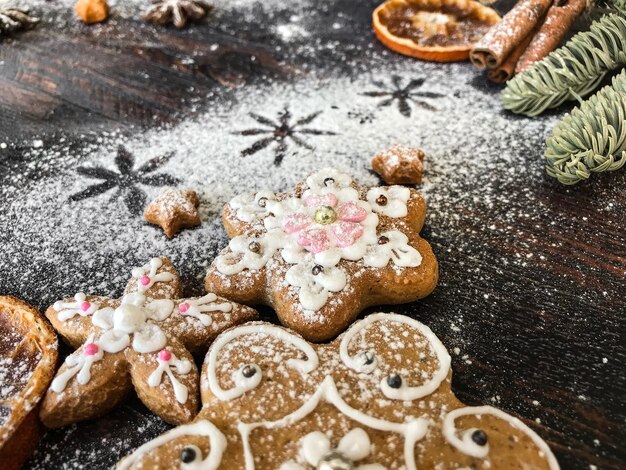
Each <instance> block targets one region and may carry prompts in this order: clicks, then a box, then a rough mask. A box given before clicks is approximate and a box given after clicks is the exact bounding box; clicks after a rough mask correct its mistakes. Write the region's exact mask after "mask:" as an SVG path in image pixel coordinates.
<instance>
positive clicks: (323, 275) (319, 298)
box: [285, 257, 347, 310]
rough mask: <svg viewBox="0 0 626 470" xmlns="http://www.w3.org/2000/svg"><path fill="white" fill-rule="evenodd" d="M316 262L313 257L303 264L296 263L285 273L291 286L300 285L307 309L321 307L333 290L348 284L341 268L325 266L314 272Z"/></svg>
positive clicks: (337, 290) (301, 300)
mask: <svg viewBox="0 0 626 470" xmlns="http://www.w3.org/2000/svg"><path fill="white" fill-rule="evenodd" d="M314 267H315V262H314V261H313V259H312V258H311V257H309V258H308V259H307V261H305V262H303V263H301V264H295V265H293V266H292V267H291V268H289V270H288V271H287V273H286V274H285V280H286V281H287V283H288V284H289V285H290V286H294V287H299V288H300V292H299V299H300V303H301V304H302V306H303V307H304V308H305V309H306V310H319V309H321V308H322V307H323V306H324V304H325V303H326V301H327V300H328V297H329V296H330V293H331V292H339V291H341V290H342V289H343V288H344V287H345V286H346V284H347V278H346V273H345V272H344V271H342V270H341V269H339V268H333V267H330V268H323V270H322V272H320V273H319V274H313V269H314Z"/></svg>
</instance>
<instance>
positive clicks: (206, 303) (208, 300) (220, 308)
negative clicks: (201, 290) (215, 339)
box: [178, 293, 233, 326]
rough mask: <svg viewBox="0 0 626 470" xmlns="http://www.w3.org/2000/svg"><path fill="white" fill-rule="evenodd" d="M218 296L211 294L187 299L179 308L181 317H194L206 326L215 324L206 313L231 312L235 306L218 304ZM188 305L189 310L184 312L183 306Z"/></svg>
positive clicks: (226, 303)
mask: <svg viewBox="0 0 626 470" xmlns="http://www.w3.org/2000/svg"><path fill="white" fill-rule="evenodd" d="M216 300H217V295H215V294H213V293H209V294H207V295H205V296H204V297H200V298H199V299H187V300H185V301H184V302H183V303H181V304H180V305H179V306H178V308H179V311H180V314H181V315H184V316H186V317H194V318H196V319H198V320H200V322H201V323H202V324H203V325H204V326H210V325H211V323H213V319H212V318H211V316H210V315H207V314H206V313H204V312H225V313H227V312H231V311H232V310H233V304H231V303H230V302H223V303H216V302H215V301H216ZM185 304H186V305H187V310H185V311H184V312H183V311H182V310H180V309H181V306H182V305H185Z"/></svg>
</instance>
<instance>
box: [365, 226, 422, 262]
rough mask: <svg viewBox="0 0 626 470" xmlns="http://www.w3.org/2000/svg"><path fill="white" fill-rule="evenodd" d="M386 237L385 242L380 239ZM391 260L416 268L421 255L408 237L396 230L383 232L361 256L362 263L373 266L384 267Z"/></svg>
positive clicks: (420, 260)
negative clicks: (410, 243)
mask: <svg viewBox="0 0 626 470" xmlns="http://www.w3.org/2000/svg"><path fill="white" fill-rule="evenodd" d="M382 237H386V239H387V242H386V243H381V242H380V239H381V238H382ZM389 261H393V264H395V265H396V266H400V267H402V268H416V267H418V266H419V265H421V264H422V255H421V254H420V252H419V251H417V250H416V249H415V248H413V247H412V246H411V245H409V237H407V236H406V235H405V234H404V233H402V232H399V231H398V230H391V231H389V232H384V233H382V234H381V235H380V237H378V239H377V240H376V242H374V243H372V244H371V245H370V246H369V247H368V250H367V254H366V255H365V257H364V258H363V263H365V264H366V265H367V266H371V267H373V268H384V267H385V266H387V265H388V264H389Z"/></svg>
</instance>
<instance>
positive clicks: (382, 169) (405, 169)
mask: <svg viewBox="0 0 626 470" xmlns="http://www.w3.org/2000/svg"><path fill="white" fill-rule="evenodd" d="M423 162H424V152H423V151H421V150H420V149H416V148H412V147H403V146H402V145H394V146H392V147H390V148H389V149H387V150H385V151H384V152H380V153H377V154H376V155H375V156H374V158H373V159H372V168H373V169H374V171H375V172H376V173H378V174H379V175H380V176H381V178H382V179H383V180H384V181H385V183H387V184H420V183H421V182H422V177H423V176H424V164H423Z"/></svg>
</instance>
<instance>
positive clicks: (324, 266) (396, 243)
mask: <svg viewBox="0 0 626 470" xmlns="http://www.w3.org/2000/svg"><path fill="white" fill-rule="evenodd" d="M425 214H426V203H425V202H424V199H423V198H422V196H421V195H420V194H419V193H418V192H417V191H415V190H413V189H409V188H405V187H401V186H382V187H375V188H365V187H362V186H360V185H358V184H357V183H356V182H355V181H353V179H352V178H351V177H350V176H348V175H347V174H345V173H342V172H340V171H337V170H335V169H331V168H326V169H323V170H321V171H318V172H317V173H314V174H312V175H310V176H309V177H308V178H307V179H306V180H305V181H304V182H302V183H301V184H299V185H298V186H297V187H296V189H295V191H294V192H293V193H273V192H271V191H261V192H258V193H256V194H244V195H241V196H237V197H236V198H234V199H233V200H232V201H230V203H228V204H227V205H226V207H225V208H224V210H223V212H222V218H223V221H224V225H225V227H226V231H227V233H228V235H229V236H230V237H231V238H232V240H231V241H230V243H229V246H228V247H227V248H226V249H224V250H223V251H222V252H221V254H220V255H219V256H218V257H217V258H216V259H215V261H214V262H213V263H212V265H211V267H210V268H209V271H208V274H207V276H206V280H205V286H206V289H207V290H208V291H209V292H216V293H218V294H220V295H223V296H225V297H228V298H232V299H233V300H235V301H237V302H241V303H247V304H257V303H262V304H267V305H269V306H272V307H273V308H274V309H275V310H276V313H277V314H278V317H279V319H280V321H281V322H282V323H283V324H284V325H286V326H288V327H290V328H292V329H293V330H295V331H297V332H298V333H300V334H301V335H302V336H304V337H305V338H306V339H308V340H312V341H322V340H326V339H329V338H331V337H333V336H336V335H337V334H338V333H340V332H341V331H343V330H344V329H345V328H346V327H347V326H348V325H349V323H350V322H351V321H352V320H353V319H354V318H355V317H356V316H357V315H358V313H359V312H360V311H361V310H363V309H364V308H365V307H368V306H370V305H380V304H398V303H404V302H412V301H415V300H417V299H420V298H422V297H425V296H426V295H428V294H430V292H431V291H432V290H433V289H434V288H435V285H436V283H437V278H438V268H437V260H436V259H435V256H434V254H433V252H432V250H431V248H430V245H429V244H428V243H427V242H426V240H424V239H423V238H421V237H420V235H419V232H420V230H421V228H422V225H423V224H424V218H425Z"/></svg>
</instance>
